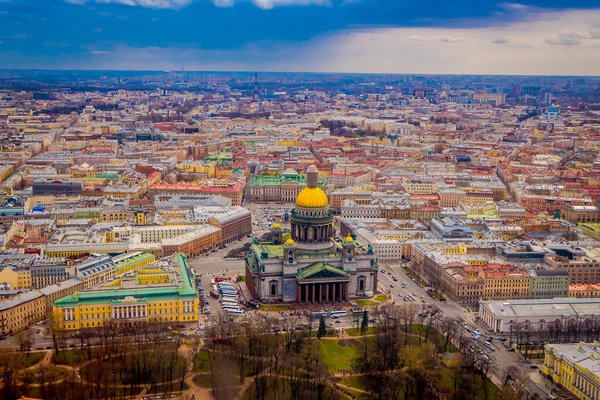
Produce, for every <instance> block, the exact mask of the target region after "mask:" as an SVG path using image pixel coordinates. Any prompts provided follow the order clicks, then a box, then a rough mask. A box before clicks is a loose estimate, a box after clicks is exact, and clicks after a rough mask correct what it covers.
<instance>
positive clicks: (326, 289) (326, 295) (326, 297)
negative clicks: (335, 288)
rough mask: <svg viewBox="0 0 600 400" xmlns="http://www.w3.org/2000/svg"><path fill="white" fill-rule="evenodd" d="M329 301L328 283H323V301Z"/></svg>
mask: <svg viewBox="0 0 600 400" xmlns="http://www.w3.org/2000/svg"><path fill="white" fill-rule="evenodd" d="M328 301H329V283H326V284H325V302H328Z"/></svg>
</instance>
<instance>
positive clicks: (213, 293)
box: [209, 290, 219, 299]
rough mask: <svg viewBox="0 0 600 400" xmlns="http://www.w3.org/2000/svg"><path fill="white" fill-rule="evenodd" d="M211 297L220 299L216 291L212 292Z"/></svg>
mask: <svg viewBox="0 0 600 400" xmlns="http://www.w3.org/2000/svg"><path fill="white" fill-rule="evenodd" d="M209 294H210V297H212V298H213V299H218V298H219V292H214V291H212V290H211V291H210V293H209Z"/></svg>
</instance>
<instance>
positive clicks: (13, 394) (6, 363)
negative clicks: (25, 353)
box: [0, 349, 24, 399]
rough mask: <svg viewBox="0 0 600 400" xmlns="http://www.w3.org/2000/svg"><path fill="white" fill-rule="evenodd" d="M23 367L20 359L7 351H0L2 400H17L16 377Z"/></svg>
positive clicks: (0, 389) (0, 391) (0, 390)
mask: <svg viewBox="0 0 600 400" xmlns="http://www.w3.org/2000/svg"><path fill="white" fill-rule="evenodd" d="M23 367H24V365H23V358H22V357H15V354H14V353H13V352H12V351H10V350H9V349H0V377H1V378H2V387H1V388H0V393H2V396H1V397H2V398H5V399H14V398H17V376H18V372H19V370H21V369H22V368H23Z"/></svg>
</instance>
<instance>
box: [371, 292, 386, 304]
mask: <svg viewBox="0 0 600 400" xmlns="http://www.w3.org/2000/svg"><path fill="white" fill-rule="evenodd" d="M387 299H388V297H387V295H385V294H380V295H377V296H375V298H374V299H373V300H375V301H378V302H380V303H385V301H386V300H387Z"/></svg>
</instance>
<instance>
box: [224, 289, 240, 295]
mask: <svg viewBox="0 0 600 400" xmlns="http://www.w3.org/2000/svg"><path fill="white" fill-rule="evenodd" d="M235 295H237V293H236V292H234V291H231V290H221V296H235Z"/></svg>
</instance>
